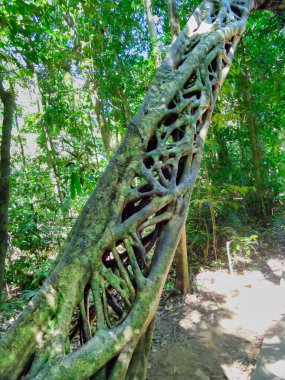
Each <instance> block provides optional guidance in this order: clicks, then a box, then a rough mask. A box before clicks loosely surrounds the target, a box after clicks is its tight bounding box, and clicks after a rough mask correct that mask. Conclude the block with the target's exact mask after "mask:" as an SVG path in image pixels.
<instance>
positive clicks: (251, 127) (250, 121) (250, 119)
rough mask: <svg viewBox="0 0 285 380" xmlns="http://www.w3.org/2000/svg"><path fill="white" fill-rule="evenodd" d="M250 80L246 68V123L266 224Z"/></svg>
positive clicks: (262, 214) (258, 195) (257, 190)
mask: <svg viewBox="0 0 285 380" xmlns="http://www.w3.org/2000/svg"><path fill="white" fill-rule="evenodd" d="M248 80H249V73H248V70H247V69H246V68H245V77H244V81H243V88H242V94H241V95H242V98H243V102H244V104H245V106H246V107H245V122H246V125H247V128H248V132H249V137H250V143H251V151H252V158H253V163H254V177H255V184H256V192H257V198H258V203H259V205H260V215H261V217H262V219H263V222H266V220H267V214H266V208H265V203H264V188H263V184H262V178H261V170H260V150H259V147H258V143H257V138H256V130H255V122H256V120H255V117H254V115H253V113H252V111H251V110H252V98H251V94H250V88H249V83H248Z"/></svg>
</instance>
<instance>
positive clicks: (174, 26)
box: [168, 0, 180, 43]
mask: <svg viewBox="0 0 285 380" xmlns="http://www.w3.org/2000/svg"><path fill="white" fill-rule="evenodd" d="M168 17H169V24H170V31H171V40H172V43H173V42H174V41H175V40H176V38H177V37H178V36H179V34H180V21H179V15H178V12H177V5H176V0H168Z"/></svg>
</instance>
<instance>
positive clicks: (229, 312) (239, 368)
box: [148, 238, 285, 380]
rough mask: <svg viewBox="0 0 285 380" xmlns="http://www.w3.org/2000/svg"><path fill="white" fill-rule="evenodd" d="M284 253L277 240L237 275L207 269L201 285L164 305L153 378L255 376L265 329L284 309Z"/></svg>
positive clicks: (157, 332)
mask: <svg viewBox="0 0 285 380" xmlns="http://www.w3.org/2000/svg"><path fill="white" fill-rule="evenodd" d="M266 247H267V244H266ZM264 251H265V252H264ZM284 258H285V249H284V241H283V239H282V238H279V239H277V240H276V239H275V240H274V242H273V243H272V244H268V248H266V250H262V251H261V252H258V253H257V254H254V255H252V256H251V259H249V260H247V261H243V263H239V265H238V266H237V268H236V270H235V273H234V274H233V275H230V274H229V273H228V271H227V270H216V271H203V272H201V273H199V274H198V275H197V278H196V285H197V288H198V289H199V290H197V291H196V292H195V293H194V294H188V295H187V296H186V297H184V298H181V297H180V298H177V297H176V298H172V299H169V300H168V301H167V302H166V303H165V304H164V305H163V307H162V306H161V307H160V308H159V312H158V317H157V322H156V330H155V334H154V340H153V346H152V351H151V355H150V362H149V369H148V380H171V379H176V380H191V379H193V380H209V379H213V380H214V379H221V380H222V379H230V380H249V379H250V378H251V374H252V370H253V368H254V366H255V363H256V360H257V357H258V354H259V351H260V346H261V344H262V341H263V338H264V333H265V331H266V329H267V328H268V326H269V325H270V323H271V321H272V320H274V319H276V318H278V316H279V315H280V314H281V312H282V309H281V306H280V305H281V303H280V299H281V297H282V294H281V288H280V287H279V283H280V276H281V274H282V269H283V262H284Z"/></svg>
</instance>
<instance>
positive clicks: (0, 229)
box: [0, 78, 15, 302]
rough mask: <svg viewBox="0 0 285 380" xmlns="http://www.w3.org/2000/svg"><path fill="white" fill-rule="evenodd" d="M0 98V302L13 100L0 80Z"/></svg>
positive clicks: (8, 187)
mask: <svg viewBox="0 0 285 380" xmlns="http://www.w3.org/2000/svg"><path fill="white" fill-rule="evenodd" d="M0 98H1V101H2V103H3V107H4V110H3V125H2V138H1V160H0V302H1V300H2V294H3V290H4V285H5V281H4V275H5V262H6V256H7V251H8V206H9V197H10V171H11V167H10V161H11V153H10V148H11V136H12V125H13V113H14V106H15V99H14V95H13V93H12V92H7V91H6V90H5V89H4V86H3V82H2V79H1V78H0Z"/></svg>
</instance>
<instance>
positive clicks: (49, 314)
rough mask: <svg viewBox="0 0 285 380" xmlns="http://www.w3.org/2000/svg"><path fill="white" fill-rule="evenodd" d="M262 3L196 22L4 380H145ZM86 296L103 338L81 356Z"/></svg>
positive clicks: (3, 359)
mask: <svg viewBox="0 0 285 380" xmlns="http://www.w3.org/2000/svg"><path fill="white" fill-rule="evenodd" d="M253 5H254V4H253V2H252V1H250V0H238V1H236V0H225V1H221V2H220V1H211V0H206V1H204V2H203V3H202V4H201V5H200V7H198V8H197V10H196V11H195V13H194V15H193V16H192V17H191V18H190V20H189V22H188V23H187V25H186V27H185V29H184V31H183V32H182V33H181V34H180V36H179V37H178V38H177V40H176V41H175V43H174V44H173V45H172V47H171V48H170V50H169V52H168V54H167V56H166V58H165V60H164V61H163V62H162V65H161V67H160V69H159V70H158V72H157V74H156V76H155V78H154V81H153V83H152V85H151V87H150V89H149V91H148V92H147V94H146V97H145V99H144V101H143V104H142V106H141V108H140V109H139V111H138V113H137V114H136V116H135V117H134V119H133V120H132V122H131V123H130V125H129V127H128V130H127V132H126V135H125V138H124V140H123V142H122V145H121V147H120V148H119V150H118V152H117V154H116V155H115V156H114V157H113V159H112V160H111V162H110V164H109V166H108V168H107V169H106V172H105V174H104V176H103V177H102V179H101V181H100V182H99V184H98V186H97V188H96V189H95V191H94V193H93V194H92V195H91V197H90V199H89V201H88V202H87V204H86V206H85V207H84V209H83V211H82V213H81V215H80V216H79V218H78V220H77V222H76V224H75V226H74V228H73V230H72V232H71V234H70V236H69V239H68V245H67V248H66V250H65V252H64V253H63V255H62V257H61V259H60V261H59V263H58V265H57V267H56V268H55V270H54V272H53V273H52V275H51V276H50V278H49V279H48V280H47V282H46V283H45V284H44V286H43V287H42V288H41V289H40V291H39V292H38V294H37V295H36V296H35V297H34V298H33V300H32V301H31V302H30V303H29V305H28V306H27V308H26V310H25V311H24V312H23V313H22V315H21V316H20V318H19V319H18V321H17V322H16V323H15V325H14V326H13V327H12V329H11V330H10V331H9V332H8V333H7V335H6V336H5V337H4V338H3V340H2V341H1V344H0V377H1V378H9V379H10V380H13V379H19V378H20V377H21V376H22V375H26V379H36V380H39V379H49V380H52V379H61V380H64V379H69V380H70V379H88V378H92V377H93V376H94V375H95V377H97V379H98V378H99V379H116V380H117V379H120V380H121V379H124V378H127V379H129V378H130V376H129V374H130V373H132V377H133V378H140V377H139V376H141V374H142V371H141V368H139V366H137V368H138V369H137V370H136V369H135V368H136V365H135V362H136V360H138V359H136V358H139V357H141V355H137V353H138V352H140V351H141V350H140V347H142V350H144V352H147V347H148V344H143V343H142V342H143V339H144V337H148V336H149V331H150V330H151V327H150V325H151V324H152V323H153V319H154V317H155V314H156V310H157V306H158V303H159V299H160V295H161V292H162V289H163V286H164V283H165V280H166V278H167V274H168V271H169V268H170V266H171V263H172V260H173V256H174V253H175V250H176V248H177V245H178V242H179V240H180V237H181V230H182V227H183V225H184V223H185V220H186V216H187V212H188V205H189V202H190V198H191V194H192V190H193V187H194V183H195V180H196V177H197V174H198V170H199V166H200V161H201V155H202V152H203V146H204V142H205V138H206V135H207V131H208V128H209V125H210V120H211V115H212V111H213V107H214V104H215V101H216V99H217V96H218V93H219V89H220V87H221V85H222V83H223V81H224V79H225V77H226V75H227V73H228V71H229V68H230V65H231V62H232V58H233V55H234V51H235V48H236V46H237V43H238V41H239V39H240V37H241V35H242V33H243V32H244V30H245V26H246V21H247V18H248V16H249V13H250V11H251V9H252V7H253ZM82 300H84V303H83V305H84V307H85V312H83V313H82V315H81V317H80V320H81V321H82V320H85V326H86V324H87V326H88V324H90V330H91V333H92V337H91V339H89V340H88V337H87V336H86V337H85V338H86V339H85V340H88V341H87V342H84V340H82V346H81V347H80V348H77V349H76V350H75V351H70V347H71V348H72V345H71V346H70V337H71V336H72V334H70V327H71V324H72V321H73V320H74V318H75V317H77V318H78V315H80V313H79V311H78V310H79V309H78V308H77V305H81V310H82ZM88 300H89V301H90V302H87V301H88ZM89 303H91V306H92V313H93V312H95V314H96V316H95V319H94V318H88V317H87V316H88V315H89V316H90V315H91V307H90V308H89V306H88V304H89ZM91 320H92V322H90V321H91ZM93 321H94V322H93ZM82 334H83V333H82ZM83 336H84V335H83ZM148 339H149V338H147V340H148ZM131 371H132V372H131ZM137 374H138V375H137ZM142 376H145V375H144V374H142Z"/></svg>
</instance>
